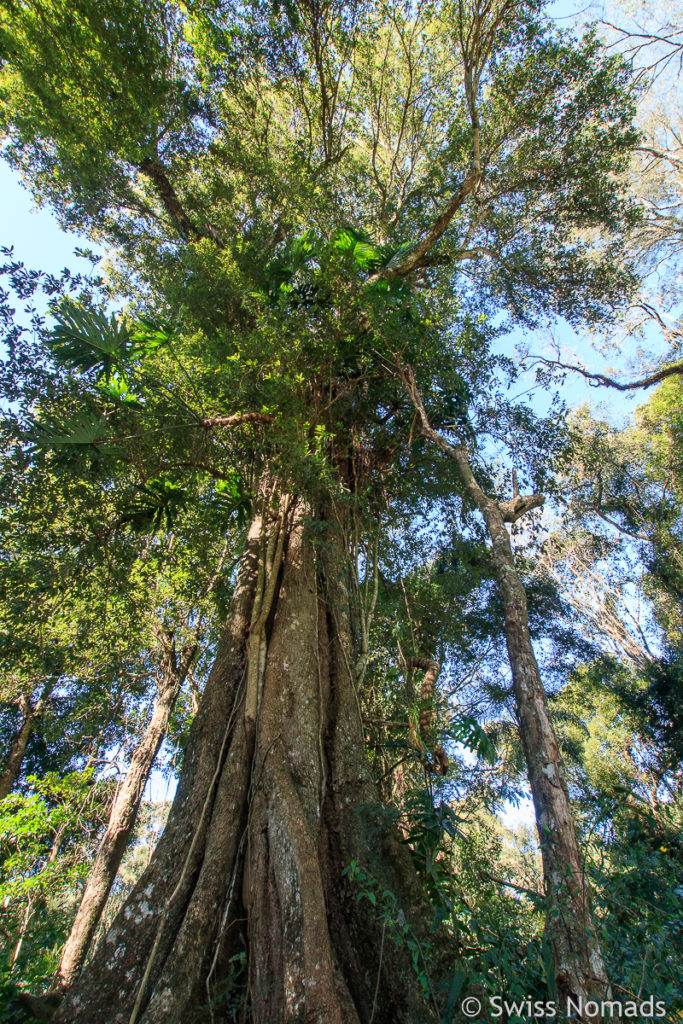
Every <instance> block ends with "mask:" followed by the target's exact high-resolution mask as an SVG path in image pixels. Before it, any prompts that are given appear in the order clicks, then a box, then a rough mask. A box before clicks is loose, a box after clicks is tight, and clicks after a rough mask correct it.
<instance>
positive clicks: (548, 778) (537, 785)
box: [404, 370, 609, 1019]
mask: <svg viewBox="0 0 683 1024" xmlns="http://www.w3.org/2000/svg"><path fill="white" fill-rule="evenodd" d="M404 381H405V383H406V386H407V389H408V392H409V394H410V397H411V399H412V401H413V404H414V405H415V408H416V410H417V413H418V415H419V417H420V422H421V429H422V433H423V435H424V436H425V437H427V438H428V439H429V440H431V441H433V442H434V443H435V444H436V445H437V446H438V447H439V449H440V450H441V451H442V452H443V453H444V454H445V455H447V456H448V457H449V458H451V459H453V460H454V462H455V463H456V465H457V467H458V471H459V475H460V478H461V480H462V483H463V485H464V487H465V490H466V491H467V493H468V495H469V497H470V498H471V500H472V501H473V502H474V504H475V505H476V507H477V508H478V509H479V511H480V512H481V514H482V516H483V518H484V520H485V522H486V526H487V529H488V533H489V537H490V539H491V547H492V558H493V565H494V571H495V574H496V580H497V583H498V588H499V590H500V594H501V597H502V599H503V609H504V616H505V635H506V641H507V649H508V657H509V660H510V668H511V669H512V680H513V687H514V694H515V703H516V709H517V715H518V719H519V727H520V735H521V739H522V746H523V748H524V756H525V759H526V765H527V772H528V776H529V784H530V787H531V793H532V797H533V802H534V810H535V814H536V827H537V829H538V838H539V843H540V847H541V855H542V858H543V874H544V879H545V886H546V895H547V899H548V908H547V914H546V935H547V937H548V940H549V942H550V946H551V949H552V953H553V960H554V965H555V978H556V983H557V991H558V996H559V998H560V1002H561V1005H562V1006H564V1005H565V1004H566V1000H567V999H568V998H571V999H572V1000H574V1002H575V1003H579V1001H580V1002H581V1003H586V1002H589V1001H591V1000H595V999H598V1000H600V999H604V998H606V996H607V992H608V988H609V982H608V980H607V975H606V973H605V967H604V962H603V958H602V953H601V950H600V944H599V941H598V936H597V932H596V928H595V923H594V920H593V916H592V912H591V906H590V888H589V884H588V880H587V878H586V875H585V872H584V868H583V858H582V856H581V851H580V849H579V844H578V839H577V835H576V827H575V823H574V816H573V813H572V808H571V804H570V802H569V795H568V792H567V787H566V784H565V781H564V778H563V774H562V767H561V763H560V753H559V746H558V743H557V737H556V735H555V730H554V728H553V724H552V721H551V719H550V715H549V713H548V703H547V699H546V694H545V689H544V687H543V681H542V679H541V673H540V671H539V668H538V663H537V661H536V656H535V654H534V649H533V645H532V643H531V634H530V632H529V620H528V608H527V599H526V590H525V588H524V583H523V582H522V579H521V577H520V575H519V573H518V571H517V568H516V565H515V558H514V553H513V550H512V544H511V542H510V535H509V533H508V531H507V529H506V527H505V522H514V521H516V519H518V518H519V517H520V516H521V515H523V514H524V512H525V511H528V510H529V509H531V508H537V507H539V506H540V505H541V504H542V497H541V496H540V495H530V496H528V497H522V496H520V495H518V494H515V496H514V498H513V500H512V501H511V502H502V503H500V504H499V503H497V502H495V501H494V500H493V499H491V498H489V497H488V495H486V494H485V493H484V491H483V490H482V489H481V487H480V486H479V484H478V482H477V480H476V478H475V476H474V474H473V472H472V468H471V466H470V462H469V459H468V456H467V452H466V450H465V448H464V446H463V445H459V446H457V447H456V446H454V445H451V444H449V443H448V441H446V440H445V438H443V437H441V435H440V434H438V433H437V432H436V431H435V430H434V429H433V428H432V426H431V424H430V422H429V419H428V417H427V413H426V411H425V408H424V404H423V403H422V400H421V398H420V395H419V393H418V390H417V386H416V383H415V379H414V377H413V375H412V372H411V371H410V370H407V371H404ZM515 490H516V488H515ZM584 1016H585V1019H590V1015H584Z"/></svg>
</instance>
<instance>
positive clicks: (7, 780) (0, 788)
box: [0, 677, 55, 800]
mask: <svg viewBox="0 0 683 1024" xmlns="http://www.w3.org/2000/svg"><path fill="white" fill-rule="evenodd" d="M54 685H55V679H54V677H52V678H50V679H48V681H47V682H46V683H45V686H44V687H43V692H42V693H41V695H40V697H39V699H38V701H37V702H36V703H35V704H34V705H33V706H32V705H31V703H30V701H29V700H28V698H27V697H24V696H22V698H21V704H20V707H21V710H22V713H23V716H24V717H23V718H22V720H21V725H20V726H19V728H18V730H17V733H16V735H15V737H14V740H13V741H12V746H11V747H10V751H9V754H8V755H7V761H6V762H5V767H4V769H3V772H2V774H1V775H0V800H2V799H3V798H4V797H6V796H8V794H9V793H10V792H11V790H12V788H13V786H14V784H15V782H16V781H17V779H18V778H19V774H20V772H21V766H22V764H23V762H24V757H25V756H26V749H27V747H28V743H29V740H30V739H31V736H32V735H33V730H34V729H35V727H36V723H37V722H39V721H40V718H41V716H42V714H43V712H44V711H45V706H46V704H47V701H48V699H49V696H50V694H51V693H52V690H53V688H54Z"/></svg>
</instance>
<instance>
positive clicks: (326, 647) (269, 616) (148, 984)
mask: <svg viewBox="0 0 683 1024" xmlns="http://www.w3.org/2000/svg"><path fill="white" fill-rule="evenodd" d="M309 519H310V512H309V510H307V509H306V508H305V506H304V505H303V503H302V502H301V501H296V500H285V499H281V498H280V499H278V498H277V497H275V498H273V497H272V496H271V500H270V501H269V502H265V501H264V504H263V508H262V512H261V515H260V516H258V517H257V518H256V519H255V520H254V523H253V524H252V528H251V530H250V532H249V539H248V543H247V549H246V551H245V555H244V557H243V561H242V566H241V571H240V576H239V580H238V585H237V588H236V592H235V595H234V599H233V607H232V612H231V615H230V619H229V623H228V626H227V628H226V633H225V636H224V638H223V642H222V645H221V651H220V653H219V656H218V660H217V663H216V666H215V667H214V670H213V671H212V674H211V677H210V679H209V681H208V683H207V686H206V688H205V691H204V694H203V696H202V701H201V705H200V709H199V712H198V715H197V718H196V720H195V722H194V724H193V728H192V733H191V737H190V742H189V745H188V750H187V755H186V760H185V764H184V767H183V772H182V776H181V781H180V785H179V790H178V794H177V796H176V800H175V801H174V806H173V809H172V811H171V815H170V817H169V822H168V825H167V827H166V830H165V831H164V834H163V836H162V838H161V840H160V842H159V845H158V847H157V850H156V851H155V853H154V855H153V857H152V860H151V863H150V865H149V868H148V869H147V871H146V872H145V873H144V874H143V876H142V878H141V879H140V881H139V883H138V884H137V886H136V887H135V889H134V891H133V892H132V894H131V895H130V897H129V898H128V900H127V901H126V904H125V905H124V907H123V908H122V910H121V912H120V913H119V915H118V917H117V918H116V920H115V921H114V923H113V925H112V927H111V928H110V930H109V932H108V933H107V935H106V936H105V938H104V940H103V941H102V942H101V943H100V946H99V948H98V949H97V951H96V952H95V955H94V957H93V959H92V961H91V962H90V964H89V965H88V968H87V970H86V971H84V972H83V973H82V974H81V976H80V978H79V979H78V981H77V982H76V984H75V985H74V986H73V988H72V989H71V990H70V991H69V992H68V993H67V995H66V997H65V1000H64V1003H63V1004H62V1007H61V1008H60V1010H59V1013H58V1016H57V1019H58V1020H59V1021H61V1022H63V1024H66V1022H67V1021H68V1022H69V1024H81V1022H87V1024H100V1022H105V1021H106V1022H107V1024H137V1022H144V1024H161V1022H164V1024H174V1022H181V1021H182V1022H183V1024H190V1022H194V1021H203V1020H207V1021H208V1020H214V1021H227V1020H243V1019H245V1016H244V1015H245V1014H247V1012H248V1013H249V1014H250V1018H249V1019H250V1020H252V1021H254V1022H255V1024H278V1022H291V1024H293V1022H295V1021H304V1020H306V1021H310V1022H320V1024H330V1022H332V1024H335V1022H338V1024H342V1022H343V1024H368V1022H369V1021H370V1019H371V1018H372V1021H373V1024H384V1022H387V1024H388V1022H389V1021H391V1022H392V1024H401V1022H406V1024H407V1022H408V1021H410V1022H411V1024H415V1022H419V1021H423V1020H428V1019H430V1013H429V1011H428V1009H427V1008H426V1006H425V1003H424V1000H423V997H422V994H421V992H420V990H419V986H418V983H417V979H416V976H415V973H414V971H413V970H412V967H411V965H410V961H409V958H408V956H407V953H406V952H405V950H402V949H401V948H398V947H396V946H395V945H394V944H393V943H392V942H390V941H389V940H387V942H386V944H383V942H382V926H381V925H380V923H379V920H378V913H377V910H376V909H375V908H374V907H372V906H371V905H370V903H369V902H368V901H365V900H363V901H359V900H358V899H357V895H358V890H357V888H356V886H355V884H354V883H353V882H351V881H349V880H348V878H347V877H343V874H342V872H343V870H344V868H345V867H346V866H347V865H349V864H350V862H351V861H355V862H356V863H357V864H358V865H361V866H362V868H363V870H364V871H365V872H366V873H367V874H368V875H372V877H373V878H375V879H377V880H378V882H379V883H380V885H381V886H382V887H383V888H388V889H390V890H391V891H392V892H394V893H395V894H396V895H397V897H398V899H399V901H400V904H401V907H402V910H403V913H405V915H406V918H407V919H408V920H413V919H415V920H417V918H419V916H420V912H419V905H420V894H419V887H418V885H417V880H416V878H415V876H414V875H413V872H412V867H411V865H410V858H409V855H408V852H407V850H406V849H405V847H404V846H402V845H401V844H400V843H399V842H398V840H397V838H396V837H395V836H394V835H393V833H388V832H386V831H384V830H383V829H382V827H381V826H382V823H381V821H380V820H379V819H378V814H377V811H373V810H372V807H373V805H374V806H376V804H377V796H376V792H375V789H374V786H373V785H372V783H371V780H370V777H369V773H368V769H367V763H366V759H365V753H364V743H363V734H362V726H361V720H360V715H359V710H358V699H357V695H356V692H355V684H354V678H353V675H352V671H351V667H350V666H351V665H353V664H354V658H353V654H354V652H353V650H352V648H351V643H350V630H349V611H348V599H347V591H346V588H345V586H344V576H345V568H344V564H343V553H340V548H339V545H335V542H334V538H332V537H329V538H328V539H327V542H326V543H325V544H324V545H322V548H319V547H314V545H313V544H312V543H311V541H310V540H309V538H308V532H307V521H308V520H309ZM318 525H320V524H318ZM315 535H316V537H319V530H316V531H315ZM359 808H360V810H359ZM363 808H365V809H363ZM383 948H384V952H383V954H382V953H381V952H380V951H381V950H382V949H383ZM241 950H245V954H246V955H245V957H244V960H243V961H241V963H242V965H243V966H242V970H241V974H240V978H239V984H238V986H237V987H233V988H232V989H231V990H230V991H228V992H227V993H226V991H225V983H226V981H227V980H228V979H229V977H230V975H231V972H232V973H233V974H234V972H235V963H240V961H239V960H236V959H235V957H236V955H239V954H240V951H241ZM375 995H377V998H376V999H375ZM226 999H227V1000H228V1002H229V1001H230V1000H233V1002H232V1003H231V1004H230V1005H231V1006H232V1009H230V1007H229V1005H228V1003H226ZM240 999H241V1000H242V1003H241V1007H240V1006H239V1005H237V1006H236V1005H235V1002H234V1001H235V1000H237V1002H238V1004H239V1000H240ZM373 1006H374V1016H373Z"/></svg>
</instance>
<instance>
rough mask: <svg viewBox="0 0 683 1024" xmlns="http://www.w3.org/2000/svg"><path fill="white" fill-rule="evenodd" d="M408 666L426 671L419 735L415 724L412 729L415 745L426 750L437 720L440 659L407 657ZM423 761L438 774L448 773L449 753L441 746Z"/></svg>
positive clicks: (425, 765)
mask: <svg viewBox="0 0 683 1024" xmlns="http://www.w3.org/2000/svg"><path fill="white" fill-rule="evenodd" d="M407 667H408V669H411V668H420V669H422V671H423V672H424V676H423V679H422V685H421V687H420V718H419V726H420V734H419V737H418V735H417V731H416V730H415V727H414V726H411V730H412V735H413V742H414V743H415V746H416V747H418V748H420V749H422V750H425V751H426V750H428V749H429V746H430V744H431V743H432V731H433V729H434V723H435V721H436V709H435V707H434V690H435V689H436V681H437V679H438V678H439V671H440V665H439V663H438V661H432V659H431V658H415V657H412V658H408V659H407ZM423 763H424V767H425V768H427V769H428V770H429V771H431V772H434V774H436V775H447V774H448V767H449V761H448V754H447V753H446V751H445V750H444V748H443V747H441V746H435V747H434V759H433V760H430V758H429V757H426V758H425V760H424V762H423Z"/></svg>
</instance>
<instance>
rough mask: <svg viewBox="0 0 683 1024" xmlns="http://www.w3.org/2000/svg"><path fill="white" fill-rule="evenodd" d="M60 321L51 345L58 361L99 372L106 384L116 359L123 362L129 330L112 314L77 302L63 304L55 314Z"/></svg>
mask: <svg viewBox="0 0 683 1024" xmlns="http://www.w3.org/2000/svg"><path fill="white" fill-rule="evenodd" d="M54 316H55V320H56V321H57V324H56V326H55V327H54V328H53V330H52V334H51V336H50V338H49V341H48V343H49V344H50V347H51V348H52V352H53V354H54V356H55V358H56V359H57V360H58V361H59V362H62V363H64V364H65V365H67V366H72V367H73V368H74V369H77V370H81V371H86V370H92V369H95V368H99V369H100V371H101V372H102V373H104V374H105V376H106V378H107V380H109V376H110V374H111V369H112V365H113V363H114V357H115V356H116V357H118V358H122V357H123V356H124V355H125V354H126V348H127V346H128V344H129V341H130V338H129V335H128V332H127V330H126V328H125V327H124V326H123V325H121V324H119V323H118V322H117V320H116V316H115V315H114V314H112V316H111V317H110V318H107V317H106V316H105V314H104V313H103V312H102V311H101V310H99V309H94V308H92V307H89V308H84V307H82V306H77V305H76V304H75V303H74V302H65V303H63V304H62V305H61V306H60V307H59V308H58V310H57V311H56V312H55V314H54Z"/></svg>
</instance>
